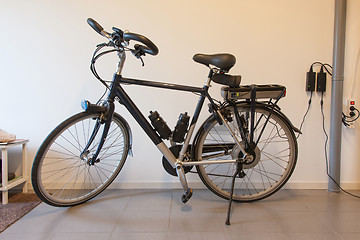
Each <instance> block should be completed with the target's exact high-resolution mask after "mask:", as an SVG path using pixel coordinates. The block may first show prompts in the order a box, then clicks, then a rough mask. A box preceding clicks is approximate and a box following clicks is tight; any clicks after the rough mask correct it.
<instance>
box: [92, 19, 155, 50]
mask: <svg viewBox="0 0 360 240" xmlns="http://www.w3.org/2000/svg"><path fill="white" fill-rule="evenodd" d="M87 23H88V24H89V25H90V26H91V27H92V28H93V29H94V30H95V31H96V32H97V33H99V34H100V35H102V36H104V37H106V38H108V39H110V40H111V41H113V40H114V39H112V36H116V34H109V33H107V32H106V31H104V28H103V27H102V26H101V25H100V24H99V23H97V22H96V21H95V20H94V19H92V18H88V19H87ZM113 29H114V28H113ZM115 29H116V28H115ZM117 30H118V31H115V33H117V34H119V33H120V34H121V35H122V36H120V39H118V40H120V41H119V42H120V43H121V42H124V41H126V42H128V41H130V40H135V41H138V42H140V43H142V44H144V46H142V45H139V44H136V45H135V49H136V50H138V51H142V52H143V53H148V54H150V55H154V56H155V55H157V54H158V53H159V49H158V48H157V46H156V45H155V44H154V43H153V42H152V41H151V40H150V39H148V38H147V37H145V36H143V35H140V34H137V33H130V32H125V33H123V32H122V31H121V30H119V29H117ZM117 42H118V41H117Z"/></svg>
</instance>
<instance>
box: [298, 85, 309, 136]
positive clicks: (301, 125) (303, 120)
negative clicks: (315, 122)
mask: <svg viewBox="0 0 360 240" xmlns="http://www.w3.org/2000/svg"><path fill="white" fill-rule="evenodd" d="M312 96H313V92H312V91H311V93H310V98H309V101H308V107H307V109H306V112H305V114H304V116H303V119H302V122H301V124H300V129H299V130H300V132H301V129H302V127H303V125H304V122H305V118H306V116H307V114H308V113H309V110H310V106H311V100H312ZM300 135H301V134H300V133H299V134H298V135H297V137H296V139H298V138H299V137H300Z"/></svg>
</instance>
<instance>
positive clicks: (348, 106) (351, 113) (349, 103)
mask: <svg viewBox="0 0 360 240" xmlns="http://www.w3.org/2000/svg"><path fill="white" fill-rule="evenodd" d="M352 107H355V100H347V101H346V111H345V114H346V115H347V116H349V117H351V118H352V117H355V115H356V114H355V112H354V109H353V110H351V109H352ZM348 124H349V126H347V127H348V128H354V127H355V125H354V123H353V122H348Z"/></svg>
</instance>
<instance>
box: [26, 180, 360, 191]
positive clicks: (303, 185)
mask: <svg viewBox="0 0 360 240" xmlns="http://www.w3.org/2000/svg"><path fill="white" fill-rule="evenodd" d="M27 184H28V189H31V190H32V185H31V183H27ZM188 185H189V187H190V188H193V189H206V186H205V185H204V184H203V183H202V182H188ZM341 187H342V188H344V189H346V190H360V183H359V182H355V183H354V182H347V183H342V184H341ZM181 188H182V187H181V184H180V183H179V182H113V183H112V184H111V185H110V186H109V187H108V189H181ZM327 188H328V183H327V182H318V183H314V182H288V183H287V184H285V186H284V187H283V189H327Z"/></svg>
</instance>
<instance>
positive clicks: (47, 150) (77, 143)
mask: <svg viewBox="0 0 360 240" xmlns="http://www.w3.org/2000/svg"><path fill="white" fill-rule="evenodd" d="M100 115H101V113H87V112H82V113H78V114H76V115H74V116H72V117H70V118H68V119H67V120H65V121H64V122H62V123H61V124H59V125H58V126H57V127H56V128H55V129H54V130H53V131H52V132H51V133H50V134H49V135H48V137H47V138H46V139H45V140H44V142H43V143H42V145H41V146H40V148H39V150H38V152H37V154H36V156H35V159H34V163H33V167H32V173H31V180H32V184H33V188H34V191H35V193H36V195H37V196H38V197H39V198H40V199H41V200H42V201H43V202H45V203H47V204H49V205H52V206H56V207H69V206H75V205H78V204H81V203H84V202H86V201H88V200H90V199H92V198H94V197H95V196H97V195H98V194H99V193H101V192H102V191H103V190H104V189H106V188H107V187H108V186H109V185H110V184H111V183H112V182H113V181H114V179H115V178H116V176H117V175H118V174H119V172H120V170H121V169H122V167H123V166H124V163H125V161H126V158H127V155H128V152H129V147H130V144H131V143H130V132H129V131H130V130H129V129H128V127H127V123H126V122H125V120H124V119H123V118H122V117H121V116H120V115H118V114H116V113H114V114H113V117H112V120H111V124H110V130H109V132H108V135H107V137H106V140H105V143H104V145H103V147H102V149H101V151H100V153H99V155H98V159H100V161H99V162H95V163H94V165H91V164H88V163H87V161H86V160H84V158H81V157H80V154H81V153H82V151H83V149H84V147H85V146H86V144H87V141H88V139H89V137H90V136H91V133H92V130H93V128H94V124H95V122H96V121H97V119H99V117H100ZM103 125H105V124H102V125H101V126H100V130H99V131H98V133H97V135H96V137H95V139H94V141H93V143H92V144H91V145H90V147H89V152H88V153H87V156H88V157H89V158H90V157H91V155H92V154H93V153H94V152H95V151H96V149H97V144H98V143H99V141H100V138H101V135H102V129H103V127H104V126H103Z"/></svg>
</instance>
